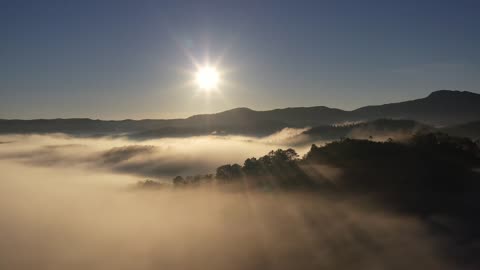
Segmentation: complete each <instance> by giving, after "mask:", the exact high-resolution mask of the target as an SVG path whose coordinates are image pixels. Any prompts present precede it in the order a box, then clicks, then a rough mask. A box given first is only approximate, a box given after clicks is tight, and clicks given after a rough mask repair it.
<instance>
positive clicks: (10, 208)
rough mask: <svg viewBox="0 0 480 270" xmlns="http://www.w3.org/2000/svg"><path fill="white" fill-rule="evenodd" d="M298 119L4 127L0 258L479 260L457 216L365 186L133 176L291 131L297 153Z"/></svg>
mask: <svg viewBox="0 0 480 270" xmlns="http://www.w3.org/2000/svg"><path fill="white" fill-rule="evenodd" d="M300 133H301V132H297V131H295V130H287V133H281V134H276V135H275V136H271V137H267V138H263V139H255V138H249V137H239V136H222V137H217V136H204V137H192V138H175V139H158V140H148V141H141V142H139V141H129V140H126V139H122V138H116V139H112V138H74V137H69V136H66V135H61V134H57V135H10V136H2V137H0V142H2V143H1V144H0V171H1V172H2V173H1V177H0V178H1V179H0V180H1V181H0V213H1V218H0V238H1V239H2V241H1V242H0V254H1V255H0V268H1V269H132V268H135V269H293V268H296V269H319V268H321V269H405V268H410V269H462V268H463V269H475V268H474V266H476V264H475V262H471V259H470V256H469V254H470V253H471V252H472V250H476V247H478V241H473V240H472V241H466V240H465V239H462V238H461V237H464V234H463V233H462V230H463V228H466V226H464V224H462V222H463V219H455V218H451V217H449V216H448V215H444V214H435V215H429V216H422V214H417V213H411V212H408V211H397V209H393V208H391V207H389V206H386V205H387V203H386V202H385V203H384V202H383V201H381V200H378V199H376V198H373V196H370V194H369V193H368V192H366V193H355V192H352V193H348V195H342V196H337V195H331V194H328V193H321V194H319V193H317V192H315V191H309V190H305V189H296V190H290V191H289V190H279V191H274V190H273V191H271V190H269V191H263V190H258V189H252V190H248V189H247V190H245V189H243V190H232V189H228V188H221V187H220V188H217V187H212V186H200V187H197V188H183V189H178V188H167V189H154V190H149V189H137V188H135V187H136V183H137V182H138V181H141V180H144V179H146V178H150V179H155V180H156V181H165V182H166V181H170V180H171V179H172V177H173V176H175V175H189V174H196V173H208V172H214V171H215V168H216V167H218V166H219V165H222V164H226V163H240V164H242V162H243V161H244V160H245V159H246V158H250V157H252V156H256V157H259V156H262V155H265V154H266V153H268V152H269V151H270V150H272V149H277V148H284V149H286V148H288V147H289V146H291V145H295V146H296V147H295V149H296V150H297V152H298V153H299V154H300V155H303V154H306V153H308V152H309V149H310V144H309V143H308V144H302V140H303V139H304V138H302V137H298V136H297V135H298V134H300ZM317 144H318V145H319V146H321V145H323V144H324V142H318V143H317ZM326 169H327V168H320V170H326ZM322 172H323V173H324V174H325V175H327V176H329V177H331V176H332V175H335V174H332V173H331V172H326V171H322ZM371 197H372V198H371ZM472 209H474V208H472ZM468 210H471V209H470V208H469V209H468ZM470 214H471V215H475V214H474V213H470ZM432 224H437V225H439V227H440V229H439V228H436V227H435V226H432ZM443 230H448V231H453V233H450V232H448V233H443ZM439 231H440V232H439ZM452 235H453V236H455V237H452ZM457 235H458V236H459V237H456V236H457ZM469 237H470V235H468V237H467V240H471V239H473V238H469ZM462 241H463V242H462ZM465 242H467V243H466V244H465Z"/></svg>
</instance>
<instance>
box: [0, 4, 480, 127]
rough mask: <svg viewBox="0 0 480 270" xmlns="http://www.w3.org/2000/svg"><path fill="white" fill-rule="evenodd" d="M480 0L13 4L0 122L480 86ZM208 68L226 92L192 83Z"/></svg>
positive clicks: (4, 19)
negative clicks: (214, 68)
mask: <svg viewBox="0 0 480 270" xmlns="http://www.w3.org/2000/svg"><path fill="white" fill-rule="evenodd" d="M478 14H480V2H479V1H475V0H471V1H469V0H464V1H454V0H451V1H442V0H437V1H409V0H404V1H388V0H384V1H373V0H365V1H342V0H337V1H322V0H317V1H121V0H119V1H68V0H65V1H60V0H58V1H21V0H19V1H2V2H1V3H0V36H1V37H2V38H1V40H2V42H1V43H0V118H56V117H91V118H101V119H123V118H134V119H140V118H174V117H184V116H188V115H192V114H196V113H205V112H218V111H222V110H225V109H230V108H233V107H250V108H253V109H259V110H263V109H272V108H279V107H293V106H315V105H325V106H329V107H338V108H342V109H354V108H357V107H360V106H364V105H370V104H380V103H388V102H395V101H401V100H407V99H413V98H420V97H424V96H426V95H428V93H429V92H431V91H434V90H439V89H459V90H468V91H472V92H479V90H480V88H479V85H480V53H479V51H478V48H480V16H479V15H478ZM189 56H193V57H194V58H195V59H197V61H199V62H200V63H203V62H205V61H207V58H208V59H210V60H211V61H214V60H219V59H221V61H220V64H219V69H220V70H222V71H225V74H223V76H222V78H223V83H222V84H221V87H220V89H219V91H218V92H216V93H211V94H208V95H207V94H205V93H199V92H198V91H197V89H195V87H194V86H193V85H190V84H189V83H188V82H189V81H191V80H192V74H191V72H192V71H193V70H194V69H195V68H194V65H193V64H192V61H191V59H190V57H189Z"/></svg>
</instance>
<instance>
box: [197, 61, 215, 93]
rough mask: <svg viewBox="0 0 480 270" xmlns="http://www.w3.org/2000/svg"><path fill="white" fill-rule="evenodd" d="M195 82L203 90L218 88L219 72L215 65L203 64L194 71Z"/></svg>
mask: <svg viewBox="0 0 480 270" xmlns="http://www.w3.org/2000/svg"><path fill="white" fill-rule="evenodd" d="M195 83H196V84H197V86H198V88H200V89H201V90H204V91H211V90H215V89H218V85H219V83H220V73H219V72H218V70H217V69H216V68H215V67H212V66H203V67H200V68H199V69H198V70H197V72H196V73H195Z"/></svg>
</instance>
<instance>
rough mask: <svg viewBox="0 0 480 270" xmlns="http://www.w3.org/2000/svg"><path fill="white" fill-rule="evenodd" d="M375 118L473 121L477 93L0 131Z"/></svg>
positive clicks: (31, 123)
mask: <svg viewBox="0 0 480 270" xmlns="http://www.w3.org/2000/svg"><path fill="white" fill-rule="evenodd" d="M381 118H390V119H411V120H415V121H418V122H421V123H425V124H429V125H432V126H438V127H441V126H450V125H459V124H463V123H467V122H472V121H478V120H480V94H477V93H473V92H468V91H457V90H456V91H452V90H438V91H434V92H432V93H430V94H429V95H428V96H426V97H424V98H420V99H414V100H407V101H402V102H396V103H388V104H382V105H370V106H364V107H360V108H358V109H355V110H351V111H346V110H342V109H337V108H330V107H326V106H313V107H287V108H282V109H273V110H265V111H256V110H252V109H250V108H246V107H239V108H233V109H230V110H226V111H222V112H218V113H213V114H197V115H192V116H190V117H187V118H177V119H142V120H131V119H124V120H99V119H90V118H57V119H33V120H6V119H0V133H4V134H5V133H36V132H39V133H53V132H61V133H131V132H145V131H158V132H157V133H158V134H162V136H168V135H169V133H171V132H174V133H178V131H179V130H188V131H189V133H191V132H193V133H195V132H196V131H197V130H201V134H204V133H207V134H208V133H209V132H225V133H230V132H234V133H239V134H244V133H245V134H258V135H264V134H268V133H271V132H275V131H278V130H280V129H282V128H284V127H294V128H295V127H297V128H303V127H306V126H310V127H314V126H321V125H332V124H336V123H342V122H351V121H371V120H376V119H381ZM162 129H163V130H162ZM176 129H177V130H176ZM243 131H244V132H243ZM153 133H155V132H153ZM180 133H181V132H180Z"/></svg>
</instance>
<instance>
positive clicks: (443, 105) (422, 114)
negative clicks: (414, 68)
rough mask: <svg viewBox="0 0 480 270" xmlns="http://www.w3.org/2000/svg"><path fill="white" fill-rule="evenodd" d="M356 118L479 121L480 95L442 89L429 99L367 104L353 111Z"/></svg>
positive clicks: (442, 122) (438, 122)
mask: <svg viewBox="0 0 480 270" xmlns="http://www.w3.org/2000/svg"><path fill="white" fill-rule="evenodd" d="M351 114H352V117H354V118H356V119H365V120H372V119H378V118H401V119H413V120H416V121H419V122H423V123H427V124H431V125H436V126H438V125H445V126H446V125H455V124H461V123H465V122H470V121H476V120H480V94H476V93H472V92H467V91H450V90H440V91H435V92H433V93H431V94H430V95H429V96H427V97H426V98H421V99H416V100H411V101H405V102H398V103H391V104H385V105H376V106H367V107H362V108H359V109H356V110H354V111H352V112H351Z"/></svg>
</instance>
